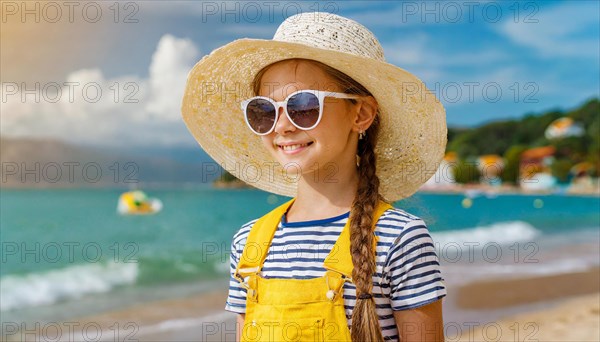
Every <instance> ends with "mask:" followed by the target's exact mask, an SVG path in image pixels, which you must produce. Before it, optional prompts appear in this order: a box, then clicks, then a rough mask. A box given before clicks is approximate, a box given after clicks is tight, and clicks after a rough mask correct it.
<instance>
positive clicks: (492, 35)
mask: <svg viewBox="0 0 600 342" xmlns="http://www.w3.org/2000/svg"><path fill="white" fill-rule="evenodd" d="M599 3H600V2H598V1H595V0H590V1H576V0H575V1H573V0H570V1H539V2H536V1H500V2H493V1H426V2H420V1H403V2H400V1H382V2H367V1H319V2H317V1H306V2H300V1H261V2H259V1H245V2H235V1H181V2H178V1H130V2H113V1H82V2H79V1H67V2H60V1H59V2H52V1H51V2H45V1H27V2H22V1H4V0H3V1H1V2H0V6H1V8H0V16H1V21H0V24H1V30H0V82H1V86H2V87H1V97H2V99H1V103H0V106H1V108H0V109H1V110H0V134H1V135H2V137H36V138H57V139H62V140H65V141H67V142H71V143H75V144H85V145H98V146H124V145H127V146H140V147H141V146H144V147H149V146H165V147H166V146H195V145H196V146H197V144H196V142H195V141H194V139H193V138H192V136H191V134H190V133H188V131H187V129H186V127H185V125H184V124H183V121H182V119H181V114H180V106H181V98H182V95H183V89H184V86H185V80H186V77H187V73H188V71H189V70H190V69H191V68H192V67H193V65H194V64H195V63H196V62H197V61H198V60H200V58H202V56H204V55H206V54H208V53H210V52H211V51H212V50H213V49H215V48H218V47H220V46H222V45H224V44H227V43H229V42H231V41H233V40H236V39H239V38H244V37H249V38H257V39H271V38H272V36H273V34H274V33H275V31H276V29H277V27H278V26H279V24H280V23H281V22H282V21H283V20H284V19H285V18H287V17H289V16H291V15H293V14H296V13H299V12H311V11H315V10H319V11H326V12H331V13H335V14H339V15H342V16H345V17H349V18H351V19H353V20H356V21H358V22H359V23H361V24H363V25H365V26H366V27H367V28H368V29H369V30H371V31H372V32H373V33H374V34H375V36H376V37H377V38H378V39H379V41H380V43H381V44H382V46H383V50H384V53H385V58H386V61H387V62H389V63H392V64H394V65H397V66H399V67H401V68H403V69H406V70H408V71H410V72H412V73H414V74H415V75H416V76H417V77H419V78H420V79H421V80H423V81H424V82H425V84H426V85H427V87H428V88H429V89H430V90H432V91H433V92H434V93H435V94H436V95H437V96H438V98H440V100H441V101H442V103H443V104H444V107H445V109H446V115H447V123H448V126H450V127H458V126H460V127H465V126H466V127H472V126H477V125H481V124H483V123H486V122H490V121H496V120H503V119H514V118H519V117H521V116H523V115H526V114H528V113H541V112H544V111H548V110H568V109H570V108H575V107H577V106H579V105H581V104H582V103H584V102H585V101H587V100H589V99H591V98H594V97H599V96H600V81H599V79H600V5H599Z"/></svg>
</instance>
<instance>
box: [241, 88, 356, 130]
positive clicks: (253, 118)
mask: <svg viewBox="0 0 600 342" xmlns="http://www.w3.org/2000/svg"><path fill="white" fill-rule="evenodd" d="M325 97H335V98H338V99H358V98H360V97H361V96H360V95H354V94H345V93H337V92H333V91H324V90H308V89H305V90H298V91H296V92H293V93H291V94H290V95H288V97H287V98H286V99H285V100H283V101H280V102H277V101H275V100H273V99H271V98H268V97H265V96H255V97H252V98H249V99H247V100H244V101H242V104H241V105H242V110H243V111H244V118H245V119H246V124H247V125H248V127H249V128H250V130H252V132H254V133H256V134H258V135H267V134H269V133H271V132H273V130H274V129H275V124H276V123H277V119H278V118H279V107H283V108H284V111H285V115H287V118H288V119H289V120H290V122H291V123H292V124H293V125H294V126H296V127H297V128H299V129H302V130H310V129H313V128H315V127H317V125H318V124H319V122H321V117H322V116H323V106H324V100H325Z"/></svg>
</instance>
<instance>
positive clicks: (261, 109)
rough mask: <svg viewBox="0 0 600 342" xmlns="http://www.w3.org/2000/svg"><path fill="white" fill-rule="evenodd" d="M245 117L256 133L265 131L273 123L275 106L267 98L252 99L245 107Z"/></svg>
mask: <svg viewBox="0 0 600 342" xmlns="http://www.w3.org/2000/svg"><path fill="white" fill-rule="evenodd" d="M246 118H247V119H248V123H249V124H250V127H252V129H253V130H254V131H255V132H256V133H258V134H264V133H267V132H268V131H269V130H270V129H271V128H272V127H273V125H274V124H275V107H274V106H273V104H272V103H271V102H269V101H267V100H264V99H254V100H252V101H250V103H248V106H247V107H246Z"/></svg>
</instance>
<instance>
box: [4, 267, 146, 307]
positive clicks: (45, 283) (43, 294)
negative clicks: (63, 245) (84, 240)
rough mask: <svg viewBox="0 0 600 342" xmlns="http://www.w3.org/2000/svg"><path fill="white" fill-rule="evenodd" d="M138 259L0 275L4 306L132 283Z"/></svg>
mask: <svg viewBox="0 0 600 342" xmlns="http://www.w3.org/2000/svg"><path fill="white" fill-rule="evenodd" d="M138 273H139V271H138V264H137V263H114V262H110V263H94V264H85V265H73V266H69V267H66V268H62V269H56V270H50V271H45V272H39V273H29V274H25V275H6V276H4V277H2V278H0V310H1V311H6V310H12V309H18V308H24V307H30V306H39V305H45V304H52V303H55V302H58V301H60V300H65V299H72V298H78V297H81V296H83V295H85V294H89V293H101V292H108V291H110V290H111V289H112V288H114V287H115V286H118V285H125V284H132V283H134V282H135V280H136V278H137V276H138Z"/></svg>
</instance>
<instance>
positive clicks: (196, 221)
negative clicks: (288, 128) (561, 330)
mask: <svg viewBox="0 0 600 342" xmlns="http://www.w3.org/2000/svg"><path fill="white" fill-rule="evenodd" d="M121 192H122V190H111V189H96V190H94V189H69V190H5V189H3V190H2V191H1V192H0V225H1V235H0V240H1V251H0V256H1V258H2V263H1V265H2V267H1V268H0V285H1V288H0V295H1V298H0V299H1V300H0V310H1V311H0V313H1V314H2V317H3V320H5V319H17V318H18V319H33V317H36V319H40V318H39V317H40V315H41V316H43V319H46V320H52V319H64V318H67V317H69V316H81V315H85V314H90V313H95V312H96V311H103V310H110V309H114V308H117V307H120V306H123V305H128V304H132V303H136V302H143V301H148V300H153V299H158V298H170V297H176V296H182V295H183V294H185V293H194V292H199V291H202V290H206V289H210V288H214V287H223V286H226V285H225V284H226V278H227V276H228V267H229V248H230V242H231V238H232V236H233V234H234V233H235V232H236V231H237V230H238V229H239V227H240V226H241V225H242V224H244V223H245V222H247V221H249V220H252V219H254V218H256V217H258V216H259V215H260V214H262V213H266V212H267V211H268V210H269V209H271V208H273V207H275V206H276V205H278V204H281V203H283V202H284V201H285V200H287V198H285V197H280V196H275V195H271V194H267V193H264V192H262V191H258V190H247V189H242V190H221V189H213V188H208V187H207V188H200V189H189V190H183V189H180V190H155V191H152V190H149V191H147V193H148V195H149V196H151V197H156V198H159V199H160V200H161V201H162V202H163V206H164V208H163V210H162V211H161V212H159V213H158V214H155V215H150V216H122V215H119V214H118V213H117V211H116V207H117V199H118V197H119V195H120V193H121ZM395 205H396V206H397V207H399V208H403V209H405V210H407V211H409V212H411V213H413V214H416V215H418V216H421V217H422V218H423V219H424V220H425V221H426V223H427V224H428V225H429V228H430V230H431V232H432V235H433V237H434V241H435V242H436V244H437V245H438V252H439V254H440V258H441V259H442V262H443V263H445V264H447V265H449V266H453V267H454V268H453V269H452V270H451V271H449V272H448V273H447V275H448V277H460V278H461V279H462V278H464V275H465V274H457V273H456V272H459V271H456V270H463V271H460V272H464V273H468V272H469V270H468V269H466V268H461V265H462V266H469V267H471V268H470V269H472V267H477V265H479V264H477V263H478V262H481V261H485V262H487V264H485V265H484V266H485V267H486V270H488V271H486V272H492V273H493V272H496V273H498V274H502V273H503V272H504V273H507V272H510V273H514V272H519V271H521V272H533V273H536V272H537V273H539V272H545V273H552V272H562V271H571V270H572V269H575V268H577V267H584V266H589V265H593V264H597V263H599V261H598V251H597V249H596V247H594V246H597V245H598V243H599V242H598V239H599V231H600V229H599V228H600V199H599V198H598V197H585V196H580V197H577V196H567V195H518V194H486V193H479V194H475V195H471V196H470V197H469V198H468V199H467V197H465V194H431V193H418V194H416V195H414V196H413V197H411V198H409V199H406V200H403V201H400V202H397V203H396V204H395ZM590 242H593V243H595V245H594V246H592V247H591V249H590V250H585V248H584V249H579V250H578V251H576V252H574V253H573V254H572V258H570V259H569V260H566V259H564V258H561V259H560V260H555V261H554V262H553V263H541V262H532V261H536V260H537V261H539V260H540V259H543V260H551V259H552V258H551V255H552V251H553V250H555V249H557V248H558V249H560V248H566V247H568V246H570V245H575V244H586V243H590ZM498 251H500V255H499V254H498ZM490 260H492V261H493V262H492V263H490ZM490 265H491V266H497V267H496V271H494V270H493V267H490ZM500 266H501V267H500ZM460 272H459V273H460ZM36 315H37V316H36Z"/></svg>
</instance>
